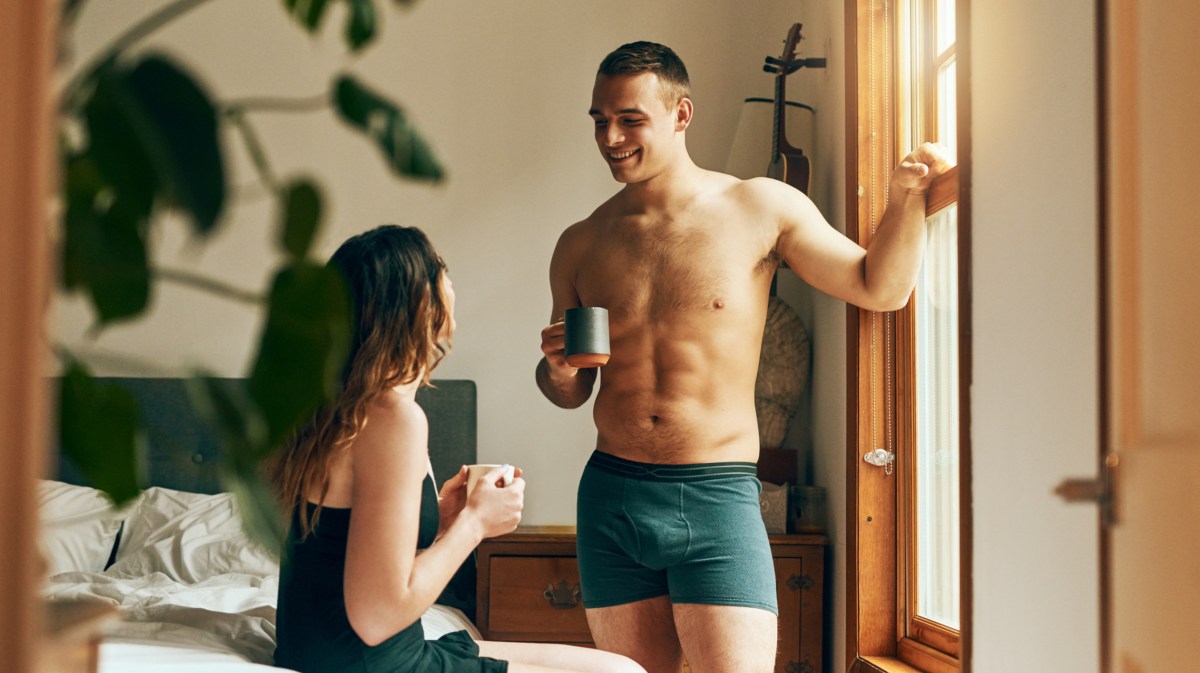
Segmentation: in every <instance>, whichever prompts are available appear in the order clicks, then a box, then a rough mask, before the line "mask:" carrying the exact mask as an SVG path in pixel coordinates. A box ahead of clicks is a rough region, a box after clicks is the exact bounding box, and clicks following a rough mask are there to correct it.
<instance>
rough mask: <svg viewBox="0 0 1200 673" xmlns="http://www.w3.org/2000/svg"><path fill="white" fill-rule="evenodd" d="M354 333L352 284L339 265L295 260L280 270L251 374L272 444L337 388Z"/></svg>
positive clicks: (294, 426)
mask: <svg viewBox="0 0 1200 673" xmlns="http://www.w3.org/2000/svg"><path fill="white" fill-rule="evenodd" d="M350 333H351V332H350V303H349V295H348V290H347V288H346V282H345V280H344V279H343V278H342V276H341V274H340V273H339V272H338V271H337V270H335V269H333V268H331V267H327V266H322V265H319V264H314V263H312V262H308V261H303V260H293V261H292V262H291V263H289V264H288V265H287V266H285V267H283V269H281V270H280V271H279V273H278V274H277V275H276V276H275V281H274V283H273V284H272V286H271V295H270V308H269V310H268V312H267V322H266V326H265V327H264V329H263V332H262V337H261V339H260V342H259V349H258V353H257V355H256V357H255V361H254V366H253V369H252V371H251V374H250V396H251V397H252V398H253V399H254V401H255V402H256V403H257V405H258V408H259V409H261V410H262V412H263V416H264V418H265V419H266V421H267V427H268V430H269V436H268V443H269V444H270V445H271V446H275V445H277V444H278V443H279V442H281V441H283V439H284V438H286V437H287V436H288V435H289V434H290V433H291V432H292V431H293V430H294V429H295V428H296V427H297V426H298V425H299V424H300V423H302V422H304V421H305V420H307V419H308V417H309V415H311V414H312V412H313V411H314V410H315V409H316V408H317V407H318V406H319V405H320V404H322V403H323V402H325V401H326V400H327V399H329V398H330V397H331V396H332V395H333V394H334V392H335V391H336V389H337V386H338V385H339V383H340V380H341V374H342V367H343V366H344V364H345V359H346V354H347V353H348V351H349V344H350Z"/></svg>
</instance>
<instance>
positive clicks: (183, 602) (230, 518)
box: [43, 489, 480, 673]
mask: <svg viewBox="0 0 1200 673" xmlns="http://www.w3.org/2000/svg"><path fill="white" fill-rule="evenodd" d="M76 499H78V498H76ZM124 521H125V526H126V528H125V531H124V532H123V533H122V541H121V543H120V547H119V549H118V552H117V555H116V562H115V563H114V564H113V565H112V566H110V567H109V568H108V569H107V570H103V571H102V572H96V571H95V570H94V564H95V560H94V559H92V560H90V561H89V562H88V563H87V564H84V563H78V564H76V566H75V569H74V570H68V571H67V572H59V573H58V574H54V575H52V576H51V577H49V578H48V580H47V582H46V585H45V588H44V592H43V593H44V595H45V596H46V597H47V598H49V599H51V600H73V599H78V600H96V601H104V602H108V603H111V604H113V605H115V606H117V607H119V608H120V609H121V613H122V615H123V619H122V620H120V621H118V622H115V623H114V624H112V625H111V627H110V628H109V630H108V631H107V632H106V637H105V641H104V643H103V644H102V645H101V648H100V672H101V673H150V672H151V671H154V672H159V671H166V670H170V671H182V672H184V673H210V672H211V673H216V672H217V671H222V672H226V671H227V672H230V673H241V672H242V671H246V672H247V673H250V672H253V671H266V670H275V671H278V670H283V669H278V668H274V667H272V666H269V664H271V662H272V656H273V653H274V650H275V603H276V600H277V596H278V589H279V568H278V565H277V564H276V563H275V561H274V560H273V559H271V558H270V557H269V556H268V555H265V554H263V553H261V552H259V551H256V550H255V547H254V546H253V544H252V543H250V541H249V540H248V539H246V538H245V537H244V534H243V533H242V531H241V525H240V521H239V519H238V517H237V513H236V509H235V508H233V504H232V501H231V500H230V499H229V496H228V495H214V496H206V495H198V494H188V493H181V492H178V491H169V490H167V489H149V490H148V491H147V492H146V493H145V494H144V495H143V496H142V497H141V498H139V500H138V501H137V502H135V503H134V504H133V505H132V507H130V508H129V510H128V513H127V515H126V516H124ZM70 535H72V536H78V535H79V532H78V531H71V532H70ZM58 542H62V541H58ZM50 543H51V544H53V543H55V541H50ZM93 556H94V554H93ZM69 565H70V564H66V565H64V564H60V565H58V566H52V567H56V568H60V569H61V568H62V567H66V566H69ZM421 622H422V625H423V626H424V629H425V636H426V638H429V639H436V638H440V637H441V636H443V635H445V634H447V633H450V632H451V631H458V630H464V629H465V630H467V631H468V632H469V633H470V634H471V636H472V637H474V638H476V639H478V638H479V637H480V635H479V632H478V630H476V629H475V627H474V625H473V624H471V622H470V621H469V620H468V619H467V618H466V616H465V615H464V614H463V613H462V612H460V611H459V610H455V609H453V608H449V607H445V606H441V605H435V606H433V607H432V608H431V609H430V610H429V611H428V612H426V614H425V615H424V616H423V617H422V618H421Z"/></svg>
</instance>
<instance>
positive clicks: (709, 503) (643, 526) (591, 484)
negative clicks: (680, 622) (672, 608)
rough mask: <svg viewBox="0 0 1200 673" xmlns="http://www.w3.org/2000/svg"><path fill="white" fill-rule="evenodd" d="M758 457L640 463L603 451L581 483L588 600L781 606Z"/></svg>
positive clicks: (590, 604) (593, 603)
mask: <svg viewBox="0 0 1200 673" xmlns="http://www.w3.org/2000/svg"><path fill="white" fill-rule="evenodd" d="M756 474H757V472H756V468H755V465H754V463H745V462H723V463H700V464H692V465H656V464H651V463H638V462H634V461H630V460H625V459H623V458H618V457H616V456H613V455H610V454H606V453H601V452H599V451H596V452H594V453H593V454H592V456H591V458H590V459H589V460H588V464H587V467H586V468H584V472H583V477H582V478H581V480H580V483H579V499H578V526H577V538H576V540H577V545H578V555H579V575H580V580H581V585H582V587H581V588H582V593H583V604H584V607H587V608H601V607H611V606H614V605H623V604H625V603H632V602H635V601H640V600H643V599H646V598H654V597H656V596H669V597H670V600H671V602H672V603H702V604H706V605H737V606H744V607H752V608H761V609H763V610H768V611H770V612H773V613H775V614H779V608H778V605H777V601H776V596H775V570H774V562H773V561H772V558H771V547H770V544H769V542H768V541H767V531H766V527H765V526H764V525H763V520H762V514H761V513H760V509H759V502H758V495H759V493H760V492H761V491H762V484H761V483H760V482H759V480H758V477H757V476H756Z"/></svg>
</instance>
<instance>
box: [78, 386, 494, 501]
mask: <svg viewBox="0 0 1200 673" xmlns="http://www.w3.org/2000/svg"><path fill="white" fill-rule="evenodd" d="M99 382H101V383H111V384H116V385H119V386H121V387H123V388H126V389H128V390H129V391H131V392H132V393H133V395H134V397H135V398H136V399H137V401H138V408H139V411H140V413H141V418H142V424H143V426H144V427H145V429H146V434H147V436H148V437H147V439H148V443H149V448H148V450H147V455H146V465H145V466H144V467H145V468H146V469H145V471H144V473H145V475H146V481H147V483H145V484H142V486H143V487H148V486H165V487H167V488H173V489H176V490H180V491H193V492H196V493H217V492H219V491H220V490H221V484H220V480H219V477H218V468H217V460H218V456H219V452H218V448H217V440H216V436H215V435H214V433H213V432H212V431H211V430H210V429H209V428H208V426H207V425H205V424H204V422H203V421H201V420H200V419H199V418H198V417H197V416H196V415H195V413H194V412H193V411H192V408H191V406H190V405H189V404H188V398H187V391H186V390H185V388H184V380H183V379H174V378H101V379H99ZM433 384H434V386H435V387H434V388H423V389H421V390H420V391H418V392H417V402H418V403H419V404H420V405H421V407H422V408H424V409H425V413H426V415H428V416H429V454H430V457H431V459H432V461H433V473H434V476H436V477H437V481H438V484H439V485H440V484H441V482H443V481H445V480H446V479H447V478H449V477H450V476H452V475H453V474H454V473H455V472H457V471H458V467H459V466H460V465H465V464H470V463H474V462H475V451H476V412H475V399H476V391H475V382H474V381H465V380H453V379H445V380H434V382H433ZM58 478H59V479H61V480H63V481H66V482H70V483H74V484H82V483H84V482H83V479H82V477H81V476H80V474H79V473H78V471H77V470H75V468H74V467H73V466H71V465H70V464H69V463H68V462H67V461H63V460H60V461H59V475H58Z"/></svg>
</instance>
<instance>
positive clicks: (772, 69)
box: [763, 65, 779, 75]
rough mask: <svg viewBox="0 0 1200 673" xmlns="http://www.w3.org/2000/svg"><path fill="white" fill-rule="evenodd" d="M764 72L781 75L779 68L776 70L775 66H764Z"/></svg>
mask: <svg viewBox="0 0 1200 673" xmlns="http://www.w3.org/2000/svg"><path fill="white" fill-rule="evenodd" d="M763 72H769V73H771V74H772V75H778V74H779V68H776V67H775V66H773V65H764V66H763Z"/></svg>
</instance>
